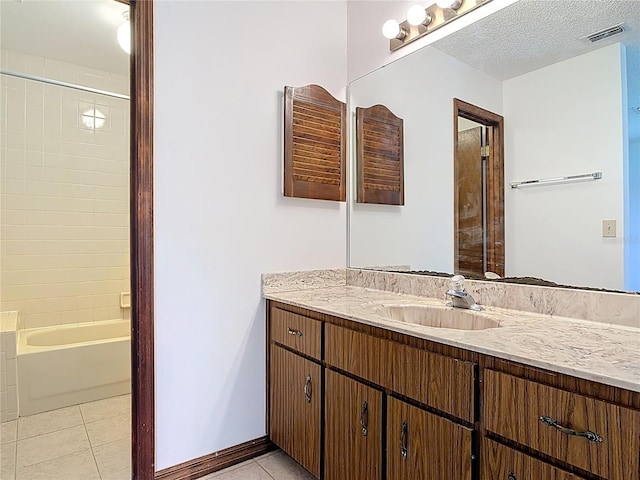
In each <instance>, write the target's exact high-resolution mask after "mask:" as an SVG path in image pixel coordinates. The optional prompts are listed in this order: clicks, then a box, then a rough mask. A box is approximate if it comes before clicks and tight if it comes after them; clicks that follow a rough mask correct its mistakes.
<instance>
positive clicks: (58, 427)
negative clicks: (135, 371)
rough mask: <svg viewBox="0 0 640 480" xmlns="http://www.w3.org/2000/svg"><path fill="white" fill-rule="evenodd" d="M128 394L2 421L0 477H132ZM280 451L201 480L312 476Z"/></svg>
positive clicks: (87, 479) (56, 479)
mask: <svg viewBox="0 0 640 480" xmlns="http://www.w3.org/2000/svg"><path fill="white" fill-rule="evenodd" d="M130 424H131V395H122V396H120V397H113V398H108V399H106V400H99V401H97V402H90V403H83V404H81V405H76V406H73V407H66V408H61V409H59V410H53V411H51V412H45V413H40V414H37V415H31V416H28V417H20V418H18V420H13V421H11V422H5V423H2V424H0V429H1V430H0V443H1V445H0V452H1V453H2V458H1V459H0V466H1V471H0V480H130V479H131V467H130V460H129V459H130V456H131V454H130V452H131V426H130ZM313 478H314V477H313V476H312V475H311V474H310V473H309V472H307V471H306V470H305V469H304V468H302V467H301V466H300V465H298V464H297V463H296V462H295V461H294V460H292V459H291V458H290V457H288V456H287V455H286V454H285V453H283V452H282V451H281V450H277V451H274V452H270V453H267V454H265V455H262V456H260V457H257V458H256V459H254V460H248V461H246V462H243V463H241V464H239V465H235V466H233V467H229V468H227V469H225V470H221V471H219V472H216V473H212V474H210V475H207V476H205V477H202V478H201V479H200V480H210V479H215V480H313Z"/></svg>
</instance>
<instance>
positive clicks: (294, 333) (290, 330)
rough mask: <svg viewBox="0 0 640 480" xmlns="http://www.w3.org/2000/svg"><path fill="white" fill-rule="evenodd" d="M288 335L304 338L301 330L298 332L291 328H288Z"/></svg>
mask: <svg viewBox="0 0 640 480" xmlns="http://www.w3.org/2000/svg"><path fill="white" fill-rule="evenodd" d="M287 333H288V334H289V335H296V336H298V337H301V336H302V332H301V331H300V330H296V329H294V328H291V327H287Z"/></svg>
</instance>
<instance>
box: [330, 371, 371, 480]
mask: <svg viewBox="0 0 640 480" xmlns="http://www.w3.org/2000/svg"><path fill="white" fill-rule="evenodd" d="M325 378H326V381H325V452H324V478H325V479H326V480H344V479H346V478H348V479H350V480H380V479H381V478H382V454H383V449H382V447H383V444H382V418H383V417H382V414H383V410H382V397H383V394H382V392H381V391H380V390H377V389H375V388H372V387H369V386H367V385H365V384H363V383H361V382H358V381H357V380H353V379H351V378H349V377H346V376H345V375H342V374H340V373H337V372H334V371H332V370H328V369H327V370H326V373H325Z"/></svg>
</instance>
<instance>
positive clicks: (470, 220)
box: [456, 117, 487, 276]
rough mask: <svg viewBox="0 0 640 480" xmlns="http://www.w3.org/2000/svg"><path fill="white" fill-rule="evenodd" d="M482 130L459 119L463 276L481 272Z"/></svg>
mask: <svg viewBox="0 0 640 480" xmlns="http://www.w3.org/2000/svg"><path fill="white" fill-rule="evenodd" d="M484 137H485V129H484V126H483V125H480V124H478V123H476V122H474V121H472V120H467V119H465V118H462V117H460V118H459V119H458V150H457V156H458V165H459V168H460V175H459V176H458V182H457V184H456V196H457V197H458V269H457V273H459V274H462V275H466V276H469V275H484V273H485V272H486V271H487V255H486V241H487V239H486V226H485V221H486V198H485V194H486V188H485V175H486V173H485V172H486V159H487V157H485V156H483V155H482V147H483V144H484V143H485V142H484Z"/></svg>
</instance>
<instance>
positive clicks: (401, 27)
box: [382, 0, 492, 51]
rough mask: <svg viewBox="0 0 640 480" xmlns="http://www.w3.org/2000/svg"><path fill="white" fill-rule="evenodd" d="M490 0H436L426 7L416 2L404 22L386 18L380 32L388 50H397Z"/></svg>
mask: <svg viewBox="0 0 640 480" xmlns="http://www.w3.org/2000/svg"><path fill="white" fill-rule="evenodd" d="M491 1H492V0H436V3H434V4H433V5H431V6H429V7H426V8H425V7H423V6H422V5H420V4H416V5H413V6H412V7H411V8H409V10H408V11H407V19H406V20H405V21H404V22H402V23H398V22H397V21H396V20H393V19H391V20H387V21H386V22H385V23H384V25H383V26H382V33H383V35H384V36H385V37H386V38H388V39H389V50H391V51H393V50H397V49H399V48H401V47H404V46H405V45H408V44H409V43H411V42H413V41H415V40H417V39H419V38H422V37H424V36H425V35H426V34H428V33H431V32H433V31H434V30H437V29H438V28H440V27H442V26H444V25H447V24H448V23H449V22H452V21H454V20H455V19H457V18H460V17H461V16H463V15H465V14H467V13H469V12H472V11H473V10H475V9H476V8H479V7H481V6H482V5H485V4H487V3H489V2H491Z"/></svg>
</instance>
